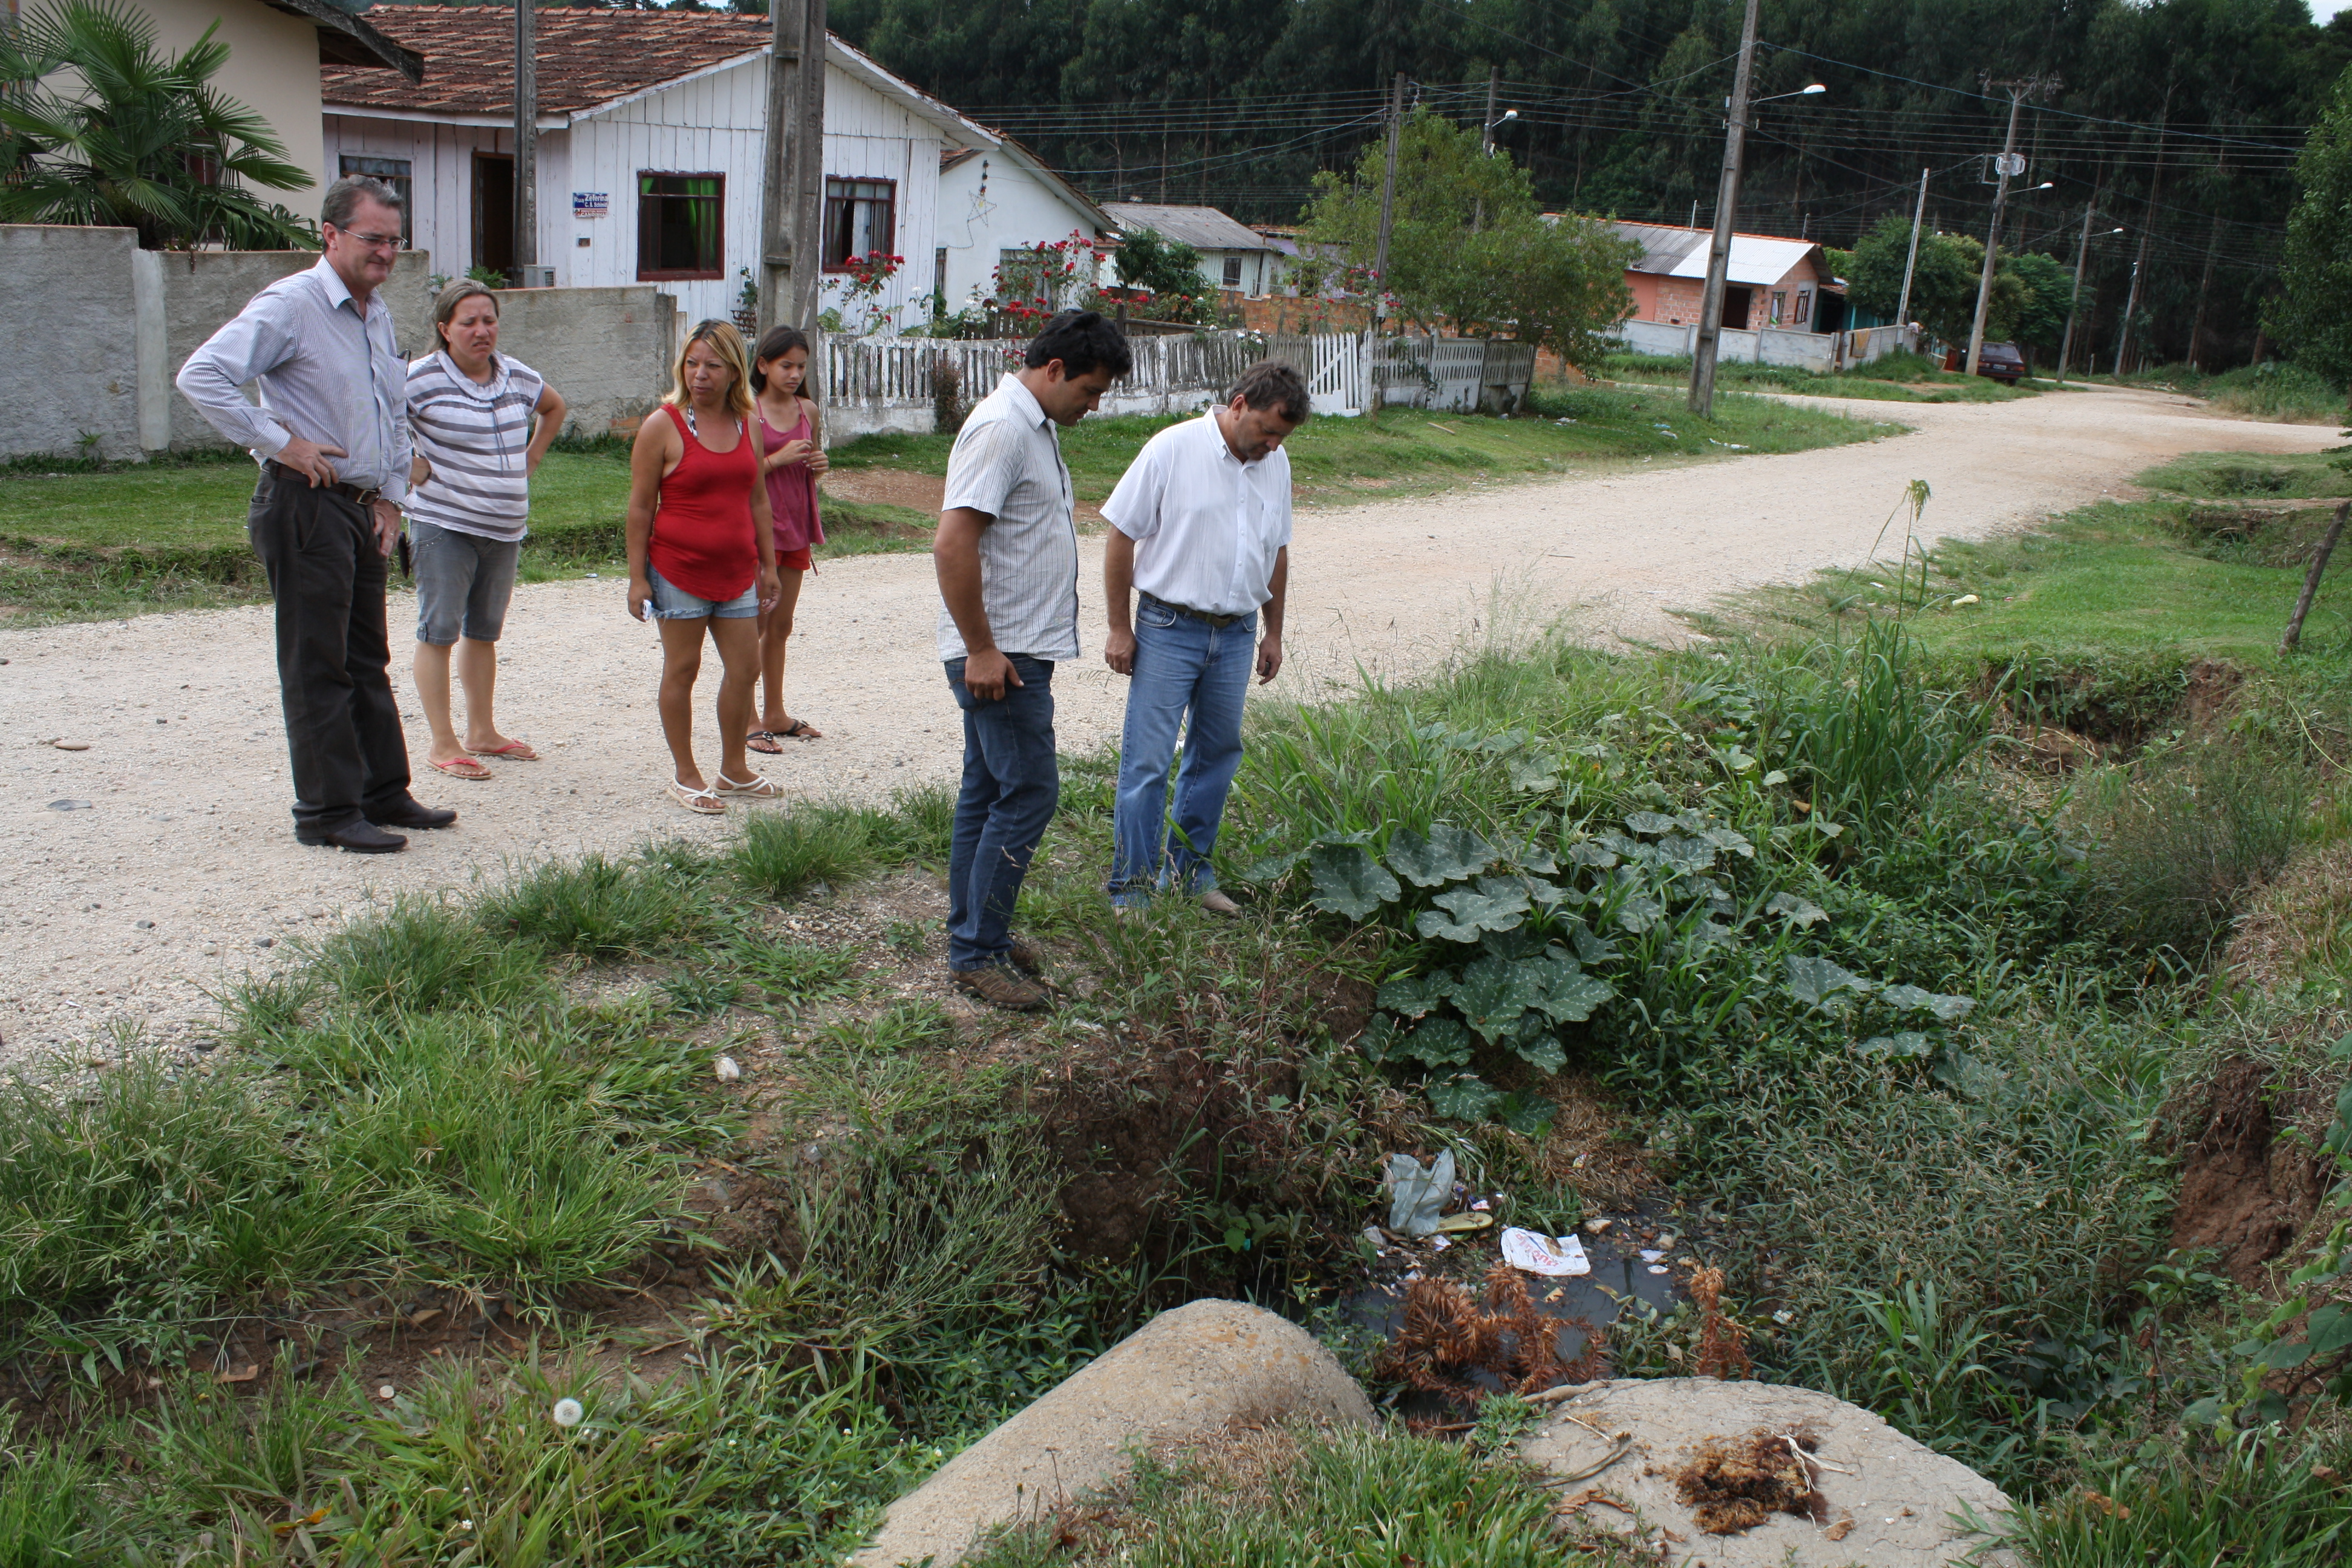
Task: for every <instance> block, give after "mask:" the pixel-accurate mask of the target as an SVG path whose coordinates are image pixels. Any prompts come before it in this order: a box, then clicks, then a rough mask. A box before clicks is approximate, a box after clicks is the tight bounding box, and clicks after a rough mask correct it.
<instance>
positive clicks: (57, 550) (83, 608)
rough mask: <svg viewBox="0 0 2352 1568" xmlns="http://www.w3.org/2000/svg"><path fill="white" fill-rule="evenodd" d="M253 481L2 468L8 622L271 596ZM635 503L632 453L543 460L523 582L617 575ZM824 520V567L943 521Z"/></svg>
mask: <svg viewBox="0 0 2352 1568" xmlns="http://www.w3.org/2000/svg"><path fill="white" fill-rule="evenodd" d="M253 481H254V470H253V467H252V464H251V463H250V461H249V460H243V459H240V460H238V461H235V462H231V461H217V462H214V461H206V462H193V463H173V464H158V465H153V466H146V465H135V464H121V465H111V466H106V467H97V466H93V465H80V466H72V465H68V466H64V467H58V468H33V467H25V466H17V467H13V468H7V469H0V614H5V612H6V611H8V610H14V611H15V612H16V614H15V616H13V617H11V618H13V619H16V620H18V621H24V620H30V621H34V622H36V623H38V622H45V621H59V620H87V619H93V618H100V617H106V616H127V615H136V614H139V613H141V612H142V611H146V610H154V609H202V608H207V607H211V606H215V605H226V604H240V603H249V602H251V601H253V600H256V599H259V598H265V597H267V596H268V583H267V581H266V579H265V577H264V574H263V573H262V569H261V563H260V562H259V561H258V560H257V558H256V557H255V556H254V553H253V551H252V548H251V546H250V544H249V543H248V542H247V538H246V513H247V507H248V505H249V503H250V502H251V500H252V499H253ZM628 500H629V466H628V451H627V448H626V447H623V446H620V445H619V444H617V443H591V444H586V445H583V446H581V447H576V448H574V449H571V450H566V449H563V448H561V447H559V448H557V449H556V450H553V451H551V452H550V453H548V455H547V458H546V460H545V461H544V462H543V463H541V466H540V469H539V472H538V473H537V474H536V475H534V476H533V477H532V480H531V532H530V539H529V540H528V541H527V542H526V543H525V545H524V547H523V552H522V559H521V562H520V565H519V567H518V575H519V576H520V579H521V580H522V581H524V582H527V583H543V582H552V581H557V580H561V579H563V578H568V577H575V576H578V575H580V574H583V573H588V572H597V573H603V574H610V573H612V572H614V571H617V570H620V569H622V565H623V563H624V560H625V532H626V529H625V521H626V514H627V510H628ZM824 515H825V529H826V538H825V542H824V544H823V545H821V546H819V547H818V548H817V550H816V552H815V553H816V555H817V557H818V558H819V559H821V560H833V559H835V558H838V557H841V556H847V555H861V554H871V553H876V552H896V551H908V550H923V549H928V548H929V542H930V536H931V530H932V528H933V525H934V524H935V523H936V522H937V521H938V520H937V519H935V518H932V517H929V516H928V515H926V514H923V513H920V512H916V511H910V510H908V509H906V508H904V507H894V506H884V505H877V504H871V503H864V502H851V501H828V502H826V503H825V508H824ZM394 581H395V584H396V583H397V582H398V579H397V577H396V576H395V579H394Z"/></svg>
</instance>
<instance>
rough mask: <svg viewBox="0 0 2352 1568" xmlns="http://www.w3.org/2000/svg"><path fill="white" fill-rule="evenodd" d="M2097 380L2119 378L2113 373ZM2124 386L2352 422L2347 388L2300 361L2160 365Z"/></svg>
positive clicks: (2309, 419) (2324, 421) (2277, 414)
mask: <svg viewBox="0 0 2352 1568" xmlns="http://www.w3.org/2000/svg"><path fill="white" fill-rule="evenodd" d="M2093 379H2094V380H2097V381H2102V382H2106V383H2109V384H2116V378H2115V377H2114V376H2112V375H2103V376H2095V377H2094V378H2093ZM2121 384H2123V385H2126V386H2147V387H2154V388H2156V389H2158V390H2159V391H2163V392H2183V393H2187V394H2188V395H2190V396H2192V397H2201V398H2204V399H2206V400H2207V401H2208V402H2210V403H2211V404H2212V405H2213V406H2214V407H2216V408H2219V409H2221V410H2222V411H2223V412H2224V413H2229V414H2237V415H2242V416H2245V417H2246V418H2249V419H2268V420H2276V421H2279V422H2281V423H2284V424H2291V425H2345V424H2352V407H2347V405H2346V399H2345V389H2344V388H2342V387H2340V386H2337V385H2336V384H2335V383H2333V382H2331V381H2329V380H2327V379H2326V377H2325V376H2322V375H2319V374H2315V373H2314V372H2312V371H2308V370H2305V369H2304V368H2303V367H2302V366H2301V365H2298V364H2293V363H2288V362H2285V361H2283V360H2266V361H2264V362H2263V363H2261V364H2253V365H2240V366H2239V367H2238V368H2237V369H2235V370H2227V371H2222V372H2221V373H2219V374H2206V373H2204V372H2201V371H2196V370H2191V369H2190V368H2189V366H2187V365H2185V364H2177V363H2176V364H2167V365H2158V366H2154V367H2152V368H2150V369H2147V370H2142V371H2136V372H2134V373H2132V374H2129V375H2126V376H2125V377H2124V378H2123V379H2122V382H2121Z"/></svg>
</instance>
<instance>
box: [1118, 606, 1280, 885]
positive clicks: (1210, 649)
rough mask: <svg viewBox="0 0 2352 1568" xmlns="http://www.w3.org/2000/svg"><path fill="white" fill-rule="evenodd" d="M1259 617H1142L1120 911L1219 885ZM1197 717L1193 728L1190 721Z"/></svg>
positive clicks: (1123, 748)
mask: <svg viewBox="0 0 2352 1568" xmlns="http://www.w3.org/2000/svg"><path fill="white" fill-rule="evenodd" d="M1256 649H1257V617H1256V616H1244V617H1243V618H1242V619H1240V620H1238V621H1235V622H1234V624H1233V625H1231V626H1211V625H1209V624H1208V623H1207V622H1206V621H1199V620H1195V619H1193V618H1192V616H1180V615H1177V614H1176V613H1174V612H1173V611H1171V610H1170V609H1169V608H1168V607H1167V606H1166V605H1161V604H1159V603H1158V602H1156V601H1154V600H1151V599H1148V598H1147V599H1143V600H1142V601H1141V602H1140V603H1139V605H1137V606H1136V612H1135V673H1134V675H1133V677H1132V678H1131V679H1130V683H1129V687H1128V692H1127V730H1126V733H1125V734H1124V735H1123V736H1122V737H1121V738H1120V742H1119V754H1118V806H1117V808H1116V810H1115V812H1114V815H1113V816H1112V819H1111V827H1112V836H1113V843H1114V847H1113V851H1112V858H1111V871H1110V894H1111V901H1112V902H1113V903H1118V904H1134V903H1141V902H1144V901H1145V900H1148V899H1150V896H1151V892H1152V889H1154V888H1155V887H1159V888H1165V887H1167V886H1169V885H1170V884H1171V881H1172V882H1173V884H1174V885H1175V886H1176V887H1178V888H1181V889H1183V890H1184V891H1185V892H1187V893H1193V894H1198V893H1205V892H1208V891H1209V890H1210V889H1213V888H1214V887H1215V886H1216V885H1217V877H1216V872H1215V870H1214V869H1213V868H1212V867H1211V866H1210V864H1209V854H1210V851H1211V850H1213V849H1214V848H1215V847H1216V845H1217V825H1218V823H1219V822H1220V821H1221V820H1223V816H1224V815H1225V794H1226V792H1227V791H1228V790H1230V789H1232V788H1233V784H1234V770H1235V769H1236V768H1239V767H1240V766H1241V762H1242V700H1243V699H1244V697H1245V696H1247V694H1248V692H1249V680H1250V671H1251V669H1252V668H1253V667H1254V666H1255V663H1256ZM1188 714H1189V719H1188ZM1180 724H1181V726H1182V728H1183V731H1184V765H1183V771H1182V772H1181V773H1179V774H1178V775H1177V778H1176V838H1175V842H1174V844H1173V845H1171V844H1170V843H1169V841H1168V824H1167V816H1166V813H1167V804H1168V768H1169V763H1170V759H1171V756H1172V755H1173V754H1174V752H1175V751H1176V732H1177V729H1178V726H1179V725H1180Z"/></svg>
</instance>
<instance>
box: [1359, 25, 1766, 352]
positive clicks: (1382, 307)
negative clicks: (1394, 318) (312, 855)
mask: <svg viewBox="0 0 2352 1568" xmlns="http://www.w3.org/2000/svg"><path fill="white" fill-rule="evenodd" d="M1750 3H1751V4H1752V3H1753V0H1750ZM1403 130H1404V72H1402V71H1399V72H1397V73H1396V86H1395V88H1394V89H1392V91H1391V96H1390V99H1389V164H1388V173H1387V174H1384V175H1382V176H1381V236H1380V241H1379V243H1378V244H1377V245H1376V246H1375V247H1373V250H1372V286H1373V287H1374V288H1375V289H1379V290H1380V292H1379V293H1378V294H1377V295H1376V296H1374V298H1373V300H1372V319H1373V320H1374V321H1387V320H1388V314H1389V305H1388V297H1389V234H1390V232H1391V230H1392V229H1394V227H1395V226H1396V171H1397V141H1398V138H1399V137H1400V136H1401V135H1402V132H1403Z"/></svg>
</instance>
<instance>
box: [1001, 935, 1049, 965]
mask: <svg viewBox="0 0 2352 1568" xmlns="http://www.w3.org/2000/svg"><path fill="white" fill-rule="evenodd" d="M1012 940H1013V945H1012V946H1011V947H1008V948H1006V949H1005V950H1004V956H1005V957H1007V958H1009V959H1011V960H1012V961H1013V968H1015V969H1017V970H1019V971H1020V972H1021V973H1024V974H1043V973H1045V960H1044V959H1043V958H1041V957H1040V956H1038V952H1037V950H1036V949H1035V948H1034V947H1031V946H1030V945H1029V943H1028V942H1026V941H1025V940H1024V939H1023V938H1021V937H1017V936H1016V937H1014V938H1013V939H1012Z"/></svg>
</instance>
